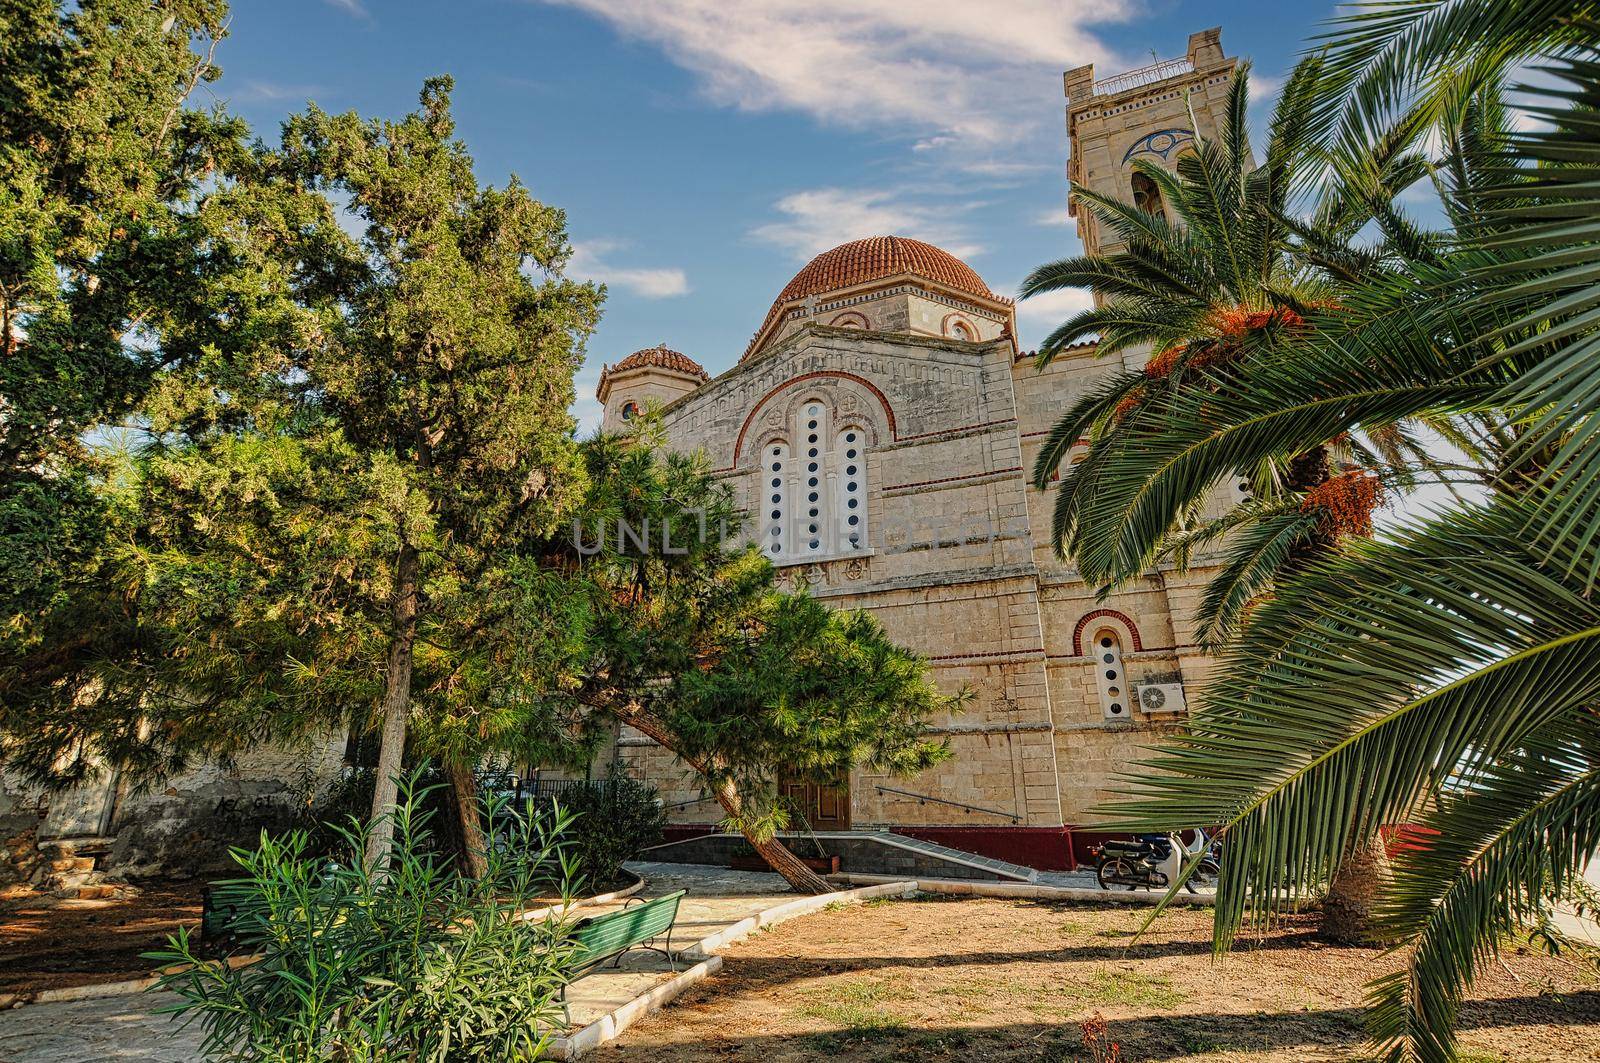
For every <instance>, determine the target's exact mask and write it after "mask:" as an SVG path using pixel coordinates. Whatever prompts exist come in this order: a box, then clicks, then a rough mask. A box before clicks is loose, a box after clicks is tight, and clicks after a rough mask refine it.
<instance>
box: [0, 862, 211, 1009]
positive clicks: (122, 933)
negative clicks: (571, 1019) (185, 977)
mask: <svg viewBox="0 0 1600 1063" xmlns="http://www.w3.org/2000/svg"><path fill="white" fill-rule="evenodd" d="M201 885H202V883H200V882H198V881H195V882H174V883H168V884H164V885H152V886H147V887H144V888H142V889H141V890H140V892H139V894H138V896H136V897H129V898H127V899H123V900H70V901H61V900H52V899H50V898H47V897H43V896H33V897H28V896H23V897H18V898H14V899H12V900H10V901H8V902H6V904H5V905H4V906H3V907H0V993H18V992H30V993H31V992H37V991H38V990H41V989H60V988H64V987H67V986H79V985H90V984H93V983H96V982H116V981H121V980H123V979H126V978H140V977H143V976H144V975H147V974H149V973H150V970H151V968H152V966H154V965H153V964H151V963H150V961H149V960H142V959H140V958H139V954H140V953H141V952H147V951H149V950H151V949H157V948H161V947H162V946H163V945H165V944H166V940H167V935H169V934H171V933H173V932H174V931H176V930H177V929H178V927H179V926H180V925H189V926H197V925H198V924H199V922H200V887H201Z"/></svg>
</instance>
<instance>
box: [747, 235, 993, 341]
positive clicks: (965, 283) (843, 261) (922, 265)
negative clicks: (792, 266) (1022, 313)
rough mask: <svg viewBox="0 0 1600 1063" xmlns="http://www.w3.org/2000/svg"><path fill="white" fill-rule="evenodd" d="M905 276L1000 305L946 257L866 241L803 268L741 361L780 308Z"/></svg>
mask: <svg viewBox="0 0 1600 1063" xmlns="http://www.w3.org/2000/svg"><path fill="white" fill-rule="evenodd" d="M905 273H910V274H914V275H915V276H918V277H924V278H926V279H928V280H931V281H934V282H935V283H937V284H942V285H944V286H945V287H948V288H954V289H955V290H957V291H961V292H966V293H967V294H968V295H975V296H978V297H979V298H982V299H994V300H1000V296H998V295H995V294H994V293H993V292H991V291H990V290H989V286H988V285H987V284H985V283H983V278H982V277H980V276H978V274H977V271H976V270H974V269H973V268H972V267H971V266H969V265H967V264H966V263H965V262H963V261H961V260H960V259H959V258H957V257H956V256H954V255H952V254H951V253H950V252H948V251H944V250H941V249H940V248H937V247H934V246H933V245H932V244H928V243H923V242H922V241H921V240H913V239H911V238H910V237H907V236H869V237H867V238H866V239H864V240H852V241H850V242H849V243H848V244H840V245H839V246H838V247H835V248H833V249H832V250H831V251H824V252H823V253H822V254H820V255H818V256H817V257H816V258H814V259H812V260H811V261H810V262H808V263H806V266H805V268H804V269H802V270H801V271H800V272H799V273H796V274H795V275H794V279H793V280H791V281H790V282H789V283H788V284H786V285H785V286H784V289H783V291H782V292H780V293H779V294H778V298H777V299H776V300H774V301H773V303H772V309H771V310H768V311H767V316H766V318H765V319H764V320H763V321H762V323H761V328H760V330H758V331H757V332H756V336H755V339H752V340H751V341H750V347H749V348H747V349H746V350H745V354H744V356H745V357H746V358H748V357H750V355H751V354H752V353H753V352H754V350H755V346H756V343H757V342H758V341H759V340H760V339H761V337H762V336H763V335H764V334H765V333H766V331H767V327H768V326H769V325H770V324H771V323H772V321H773V319H774V318H776V317H777V316H778V313H779V311H780V310H781V309H782V308H783V306H784V304H786V303H790V302H793V301H794V300H796V299H804V298H805V297H806V296H808V295H822V294H823V293H825V292H835V291H838V290H839V289H841V288H850V287H854V286H855V285H857V284H866V283H869V282H871V281H875V280H879V279H880V278H883V277H897V276H900V275H901V274H905Z"/></svg>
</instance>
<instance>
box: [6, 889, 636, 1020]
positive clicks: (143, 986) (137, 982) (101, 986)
mask: <svg viewBox="0 0 1600 1063" xmlns="http://www.w3.org/2000/svg"><path fill="white" fill-rule="evenodd" d="M623 870H624V871H626V870H627V869H626V868H624V869H623ZM627 873H628V874H630V875H633V872H632V871H628V872H627ZM633 877H634V878H635V879H636V880H637V881H636V882H634V884H633V885H631V886H624V887H622V889H620V890H612V891H611V892H610V893H600V894H596V895H595V896H593V897H580V898H579V899H577V900H575V901H573V902H572V903H571V904H568V905H547V906H545V907H543V908H527V909H524V910H523V911H520V912H518V913H517V914H516V915H515V916H514V918H516V919H520V920H522V921H523V922H531V921H533V920H535V919H541V918H543V917H545V916H547V915H555V916H558V917H559V916H562V915H565V914H566V913H568V912H570V911H572V910H573V909H575V908H587V907H590V906H592V905H596V904H610V903H612V902H613V901H620V900H622V899H623V898H625V897H631V896H633V895H634V894H635V893H638V892H639V891H640V890H642V889H644V887H645V885H646V881H645V879H644V877H643V876H642V875H633ZM260 958H261V955H260V954H259V953H254V954H252V955H249V956H230V957H228V960H227V963H228V966H229V967H243V966H245V965H246V964H251V963H255V962H256V961H257V960H259V959H260ZM165 973H167V972H166V971H157V972H156V973H155V974H150V975H145V976H144V977H143V978H128V979H125V980H123V981H121V982H95V983H92V984H90V985H75V986H66V987H64V988H61V989H41V990H39V991H38V992H34V993H29V992H26V991H24V992H21V993H0V1011H4V1010H7V1009H9V1008H20V1007H22V1006H23V1005H25V1004H60V1003H65V1002H67V1001H73V1000H100V999H102V998H106V997H129V996H133V995H134V994H136V993H143V992H144V991H145V990H147V989H149V988H150V987H151V986H153V985H155V984H156V983H157V982H158V981H160V980H161V976H162V975H163V974H165Z"/></svg>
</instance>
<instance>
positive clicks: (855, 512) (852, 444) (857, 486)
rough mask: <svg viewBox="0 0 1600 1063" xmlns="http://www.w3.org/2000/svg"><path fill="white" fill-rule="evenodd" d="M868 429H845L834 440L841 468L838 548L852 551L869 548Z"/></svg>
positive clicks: (834, 449)
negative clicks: (866, 443) (866, 445)
mask: <svg viewBox="0 0 1600 1063" xmlns="http://www.w3.org/2000/svg"><path fill="white" fill-rule="evenodd" d="M865 442H866V433H865V432H863V431H862V430H861V429H859V428H855V427H847V428H844V429H841V430H840V432H839V434H838V437H837V439H836V440H835V441H834V445H833V451H834V454H835V455H836V456H837V466H838V468H839V471H840V475H839V479H838V483H839V493H838V497H839V511H838V514H837V515H836V517H835V525H836V527H837V530H838V543H839V545H838V550H839V552H841V553H849V552H850V551H852V550H865V549H866V548H867V458H866V447H865V446H864V445H863V444H864V443H865Z"/></svg>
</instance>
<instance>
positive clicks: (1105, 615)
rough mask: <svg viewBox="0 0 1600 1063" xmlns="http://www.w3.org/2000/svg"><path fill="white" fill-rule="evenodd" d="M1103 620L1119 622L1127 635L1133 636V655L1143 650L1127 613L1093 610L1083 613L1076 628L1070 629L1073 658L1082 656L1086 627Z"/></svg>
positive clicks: (1111, 610)
mask: <svg viewBox="0 0 1600 1063" xmlns="http://www.w3.org/2000/svg"><path fill="white" fill-rule="evenodd" d="M1105 619H1111V620H1117V621H1120V622H1121V623H1122V624H1123V625H1124V626H1125V627H1126V628H1127V629H1128V634H1129V635H1131V636H1133V652H1134V653H1138V652H1140V651H1141V650H1143V649H1144V640H1143V639H1141V638H1140V637H1139V628H1138V626H1137V625H1135V624H1134V622H1133V620H1132V619H1131V618H1130V617H1129V616H1128V614H1127V613H1119V612H1117V611H1116V610H1115V609H1095V610H1092V611H1090V612H1087V613H1084V614H1083V616H1082V617H1080V618H1079V619H1078V626H1077V627H1075V628H1073V629H1072V655H1073V656H1074V657H1082V656H1083V633H1084V631H1085V630H1086V629H1087V628H1088V626H1089V625H1090V624H1092V623H1094V622H1095V621H1096V620H1105Z"/></svg>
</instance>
